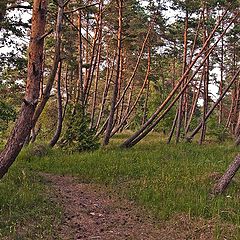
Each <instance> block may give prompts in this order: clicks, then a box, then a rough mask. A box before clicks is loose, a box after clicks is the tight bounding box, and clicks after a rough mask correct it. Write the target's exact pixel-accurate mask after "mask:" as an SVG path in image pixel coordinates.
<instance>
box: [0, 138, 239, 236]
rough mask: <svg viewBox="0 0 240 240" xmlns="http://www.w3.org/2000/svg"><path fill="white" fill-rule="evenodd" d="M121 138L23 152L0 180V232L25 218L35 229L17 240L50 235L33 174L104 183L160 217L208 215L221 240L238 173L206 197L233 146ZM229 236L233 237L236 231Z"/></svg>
mask: <svg viewBox="0 0 240 240" xmlns="http://www.w3.org/2000/svg"><path fill="white" fill-rule="evenodd" d="M125 137H126V136H125V135H118V136H117V137H116V138H115V139H114V140H113V141H112V143H111V145H110V146H108V147H107V148H105V149H100V150H97V151H94V152H86V153H80V154H77V153H76V154H72V155H70V154H67V153H66V152H63V151H61V150H59V149H55V150H51V151H49V152H48V154H47V155H46V156H42V157H37V156H35V154H31V156H30V157H29V153H28V154H27V153H26V152H27V151H25V152H23V153H22V154H21V156H20V158H19V159H18V161H17V163H16V164H15V166H14V168H12V169H11V172H10V174H9V176H8V177H7V178H5V179H4V181H2V182H1V184H0V194H1V196H0V204H1V206H2V208H1V222H0V231H1V234H2V235H0V236H4V234H5V235H6V233H10V232H11V235H12V236H16V232H17V231H16V229H17V228H18V227H19V228H21V227H23V226H24V224H25V223H26V222H28V221H29V219H31V218H33V219H34V220H33V221H31V222H32V223H33V224H34V222H35V223H36V224H38V225H39V228H37V229H34V230H31V231H30V232H29V233H24V234H25V235H24V236H27V237H23V238H22V239H36V237H35V238H33V237H32V236H46V232H47V234H48V235H49V236H51V234H53V233H52V232H51V231H52V222H53V218H54V217H53V216H54V214H56V211H57V210H56V209H55V208H53V206H52V205H51V204H49V202H48V201H47V200H46V189H45V188H44V186H43V184H42V183H41V179H40V178H39V177H37V174H36V173H37V172H50V173H55V174H70V175H74V176H78V177H79V179H80V181H84V182H93V183H101V184H105V185H107V186H109V187H111V188H112V189H115V190H117V192H118V194H120V195H121V196H123V197H127V198H129V199H131V200H134V201H135V202H137V203H138V204H139V205H141V206H144V207H145V208H146V209H148V210H149V211H150V212H151V213H152V214H153V215H154V216H155V217H156V218H158V219H161V220H169V219H171V218H172V217H174V216H177V215H178V214H185V215H187V216H189V218H192V217H201V218H205V219H211V220H213V221H214V222H216V226H215V231H216V239H221V231H222V230H221V224H234V225H236V226H240V201H239V200H240V188H239V186H240V178H239V176H236V178H235V181H234V182H233V184H231V186H230V188H229V189H228V191H227V192H226V194H224V195H223V196H219V197H217V198H215V199H210V198H209V197H208V193H209V189H210V188H211V187H212V185H213V183H214V181H215V179H216V177H218V176H219V175H220V173H222V172H224V171H225V169H226V168H227V166H228V165H229V163H230V162H231V161H232V160H233V158H234V156H235V155H236V154H237V152H239V148H236V147H234V146H232V145H231V144H226V143H224V145H221V144H216V143H214V144H210V143H209V144H205V145H203V146H199V145H197V144H195V143H191V144H187V143H184V144H178V145H175V144H169V145H167V144H166V143H165V142H163V141H162V140H161V139H160V137H159V135H155V134H152V135H151V136H149V137H147V138H146V139H145V140H144V141H142V142H141V143H139V144H138V145H137V146H135V147H134V148H131V149H120V148H118V147H117V146H118V145H119V143H120V142H122V141H123V139H122V138H125ZM44 193H45V195H44ZM57 212H58V213H59V210H58V211H57ZM58 216H59V215H58ZM57 219H59V218H57ZM237 231H239V230H237ZM14 234H15V235H14ZM41 234H42V235H41ZM44 234H45V235H44ZM234 234H235V235H236V239H239V238H238V237H240V231H239V232H237V233H234ZM38 238H40V237H38ZM15 239H21V238H17V237H16V238H15ZM44 239H47V238H46V237H45V238H44ZM50 239H51V238H50ZM231 239H234V238H231Z"/></svg>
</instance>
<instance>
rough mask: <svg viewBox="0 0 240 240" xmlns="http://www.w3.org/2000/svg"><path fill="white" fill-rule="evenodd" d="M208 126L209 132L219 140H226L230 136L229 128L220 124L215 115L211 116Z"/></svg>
mask: <svg viewBox="0 0 240 240" xmlns="http://www.w3.org/2000/svg"><path fill="white" fill-rule="evenodd" d="M208 126H209V130H208V134H209V135H210V136H212V137H214V138H216V139H217V140H218V141H219V142H224V141H226V140H228V139H229V138H230V133H229V130H228V129H227V128H226V127H225V126H224V125H223V124H218V123H217V120H216V119H215V117H214V116H213V117H212V118H210V120H209V122H208Z"/></svg>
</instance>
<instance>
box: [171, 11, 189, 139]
mask: <svg viewBox="0 0 240 240" xmlns="http://www.w3.org/2000/svg"><path fill="white" fill-rule="evenodd" d="M183 38H184V46H183V68H182V74H184V73H185V71H186V68H187V43H188V11H187V10H186V16H185V29H184V37H183ZM185 80H187V76H186V79H185ZM185 82H186V81H183V85H184V83H185ZM184 95H185V92H183V94H182V95H181V97H180V99H179V105H178V110H177V111H178V114H177V125H176V143H178V142H179V140H180V134H181V126H182V120H183V111H184V109H183V103H184ZM173 126H174V125H173Z"/></svg>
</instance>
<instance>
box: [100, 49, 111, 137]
mask: <svg viewBox="0 0 240 240" xmlns="http://www.w3.org/2000/svg"><path fill="white" fill-rule="evenodd" d="M115 58H116V53H115V54H114V57H113V60H112V65H111V67H110V66H109V65H110V63H108V66H107V74H106V80H105V85H104V90H103V95H102V102H101V108H100V111H99V114H98V118H97V124H96V129H97V130H98V128H99V125H100V122H101V120H102V116H103V112H104V109H105V103H106V100H107V96H108V90H109V87H110V82H111V80H112V75H113V71H114V63H115ZM107 59H108V51H107ZM110 69H111V71H110ZM106 124H107V122H106V123H104V125H106ZM103 128H104V126H103V127H102V128H101V129H103ZM101 133H102V130H100V131H98V133H97V134H96V136H98V135H99V134H101Z"/></svg>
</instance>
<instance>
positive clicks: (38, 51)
mask: <svg viewBox="0 0 240 240" xmlns="http://www.w3.org/2000/svg"><path fill="white" fill-rule="evenodd" d="M46 12H47V1H46V0H35V1H34V4H33V14H32V27H31V38H30V45H29V53H28V76H27V86H26V93H25V97H24V100H23V104H22V106H21V110H20V113H19V116H18V118H17V120H16V123H15V126H14V128H13V130H12V132H11V135H10V137H9V139H8V141H7V144H6V146H5V148H4V150H3V151H2V152H1V154H0V178H2V177H3V176H4V175H5V174H6V173H7V171H8V169H9V167H10V166H11V165H12V163H13V162H14V161H15V159H16V157H17V156H18V154H19V152H20V151H21V149H22V147H23V144H24V141H25V139H26V137H27V136H28V134H29V133H30V131H31V128H32V117H33V114H34V111H35V108H36V104H37V101H38V97H39V90H40V81H41V77H42V64H43V45H44V37H42V36H43V35H44V32H45V24H46Z"/></svg>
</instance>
